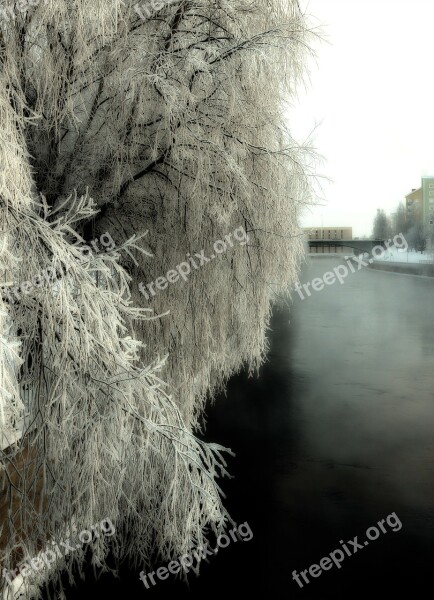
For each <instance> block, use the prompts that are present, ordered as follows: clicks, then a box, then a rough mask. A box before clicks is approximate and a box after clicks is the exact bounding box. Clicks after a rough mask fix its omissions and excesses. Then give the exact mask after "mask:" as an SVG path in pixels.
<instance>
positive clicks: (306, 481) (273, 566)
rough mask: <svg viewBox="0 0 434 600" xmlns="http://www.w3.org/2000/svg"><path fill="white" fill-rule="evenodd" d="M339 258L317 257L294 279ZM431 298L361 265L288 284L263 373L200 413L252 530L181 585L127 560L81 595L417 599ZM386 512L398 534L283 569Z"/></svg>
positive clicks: (431, 549) (432, 527) (433, 470)
mask: <svg viewBox="0 0 434 600" xmlns="http://www.w3.org/2000/svg"><path fill="white" fill-rule="evenodd" d="M337 264H338V259H334V258H328V259H322V258H321V259H313V260H312V261H311V263H310V264H309V265H307V266H306V267H305V268H304V271H303V273H302V275H301V277H300V280H301V282H302V283H304V282H307V281H311V280H312V279H313V278H314V277H317V276H322V275H323V274H324V272H326V271H327V270H330V269H332V268H334V267H335V266H336V265H337ZM433 300H434V280H428V279H419V278H414V277H406V276H397V275H393V274H388V273H381V272H373V271H371V270H369V269H364V270H361V271H359V272H357V273H355V274H353V275H349V276H348V277H347V279H346V280H345V283H344V285H340V284H339V283H336V284H334V285H332V286H330V287H326V288H325V289H324V290H323V291H321V292H313V293H312V296H311V297H310V298H306V299H305V300H303V301H302V300H301V299H300V298H299V297H298V296H297V294H296V293H294V294H293V300H292V307H291V311H289V309H288V307H280V308H278V309H276V310H275V314H274V317H273V323H272V332H271V350H270V354H269V360H268V362H267V364H266V365H264V367H263V368H262V369H261V374H260V377H259V379H254V378H250V379H249V378H248V377H247V375H246V374H240V375H239V376H236V377H234V378H233V379H232V380H231V381H230V383H229V386H228V392H227V394H226V395H225V396H222V397H221V398H219V399H217V401H216V403H215V405H214V406H212V407H210V409H209V411H208V415H209V418H208V429H207V436H208V437H209V439H212V440H216V441H218V442H220V443H222V444H223V445H226V446H229V447H231V448H232V449H233V450H234V451H235V452H236V454H237V456H236V458H234V459H230V461H229V469H230V471H231V473H232V474H233V475H234V476H235V478H234V479H232V480H229V481H228V480H227V481H224V482H223V488H224V490H225V492H226V493H227V496H228V497H227V499H226V505H227V506H228V508H229V509H230V512H231V514H232V515H233V517H234V519H235V520H236V521H237V522H238V523H241V522H244V521H246V520H247V521H248V523H249V524H250V526H251V528H252V530H253V532H254V538H253V540H252V541H250V542H249V543H248V544H245V545H244V544H242V543H238V544H233V545H231V546H230V547H228V548H227V549H225V550H222V551H221V552H220V554H219V556H217V557H215V558H211V559H210V564H209V565H205V567H204V569H203V572H202V576H201V577H200V578H199V579H193V580H192V581H191V584H190V588H189V589H187V588H185V587H184V586H183V585H182V584H180V583H177V584H173V583H172V582H171V581H164V582H160V583H159V584H158V586H157V587H156V588H154V589H150V590H144V588H143V586H142V584H141V583H140V581H139V580H138V575H137V573H135V572H132V573H128V568H126V572H125V573H124V574H123V577H122V579H121V581H120V582H117V583H116V582H113V580H112V579H105V580H104V581H103V583H101V584H99V586H98V587H97V588H94V586H93V585H88V586H87V587H86V588H85V590H84V589H83V588H81V589H80V590H79V591H78V592H77V593H76V595H77V597H80V598H83V596H84V592H86V597H87V596H89V597H90V596H92V594H94V593H105V591H104V590H105V589H110V590H111V591H112V592H113V593H124V594H125V593H128V597H130V598H135V597H137V598H139V597H140V598H141V597H142V595H143V594H144V593H146V594H147V595H151V596H153V597H154V598H160V597H166V596H167V594H169V593H170V594H176V595H177V597H178V598H179V597H181V598H203V597H206V596H210V597H217V596H218V597H224V596H225V595H227V594H231V595H233V594H240V595H242V597H248V596H249V595H251V594H253V593H255V594H259V593H260V594H266V597H270V598H277V599H280V598H307V599H314V600H324V599H328V598H330V599H331V598H333V599H341V598H342V599H344V598H345V599H346V598H348V597H353V598H362V597H363V598H364V597H367V596H368V595H369V597H370V596H373V595H374V596H375V595H380V594H384V595H385V596H386V597H393V596H395V595H397V594H398V593H402V592H408V593H409V595H410V597H411V598H419V597H423V595H422V593H421V589H422V588H423V586H426V585H427V584H429V583H430V574H431V571H432V569H433V567H434V510H433V506H434V398H433V390H434V368H433V366H434V335H433V333H434V302H433ZM392 512H396V514H397V515H398V517H399V519H400V520H401V522H402V524H403V527H402V529H401V531H399V532H397V533H392V532H389V533H387V534H384V535H382V536H381V537H380V539H378V540H377V541H375V542H372V543H371V544H370V546H369V548H366V549H365V548H364V549H363V550H361V551H359V552H358V553H357V555H356V556H352V557H349V558H347V559H346V560H345V561H344V563H343V565H342V568H341V569H340V570H338V569H336V568H335V569H332V570H330V571H327V572H323V574H322V575H321V576H320V577H319V578H318V579H315V580H312V581H311V583H310V584H309V585H305V587H304V588H303V589H300V588H299V587H298V586H297V585H296V583H295V582H294V581H293V580H292V578H291V573H292V571H293V570H294V569H296V570H297V571H298V572H300V571H301V570H304V569H308V568H309V566H310V565H311V564H313V563H318V562H319V560H320V559H321V558H322V557H324V556H326V555H327V554H329V553H330V552H332V551H333V550H334V549H336V548H338V547H339V540H341V539H342V540H352V539H353V538H354V536H356V535H358V536H359V539H360V538H363V537H364V532H365V530H366V529H367V528H368V527H370V526H371V525H375V524H376V523H377V521H379V520H380V519H383V518H385V517H386V516H387V515H389V514H390V513H392ZM311 579H312V578H311ZM74 594H75V593H73V592H71V594H69V595H68V598H73V597H74V598H75V595H74Z"/></svg>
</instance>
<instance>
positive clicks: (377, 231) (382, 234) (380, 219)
mask: <svg viewBox="0 0 434 600" xmlns="http://www.w3.org/2000/svg"><path fill="white" fill-rule="evenodd" d="M391 229H392V228H391V224H390V219H389V217H388V216H387V215H386V213H385V212H384V210H383V209H381V208H379V209H378V210H377V214H376V216H375V219H374V228H373V233H372V235H373V236H374V239H376V240H386V239H388V238H389V237H390V234H391Z"/></svg>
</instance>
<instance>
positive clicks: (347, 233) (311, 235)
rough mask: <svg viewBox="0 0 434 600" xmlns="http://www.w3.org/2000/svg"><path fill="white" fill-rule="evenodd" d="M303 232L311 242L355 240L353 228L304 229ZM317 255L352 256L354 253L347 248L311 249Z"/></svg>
mask: <svg viewBox="0 0 434 600" xmlns="http://www.w3.org/2000/svg"><path fill="white" fill-rule="evenodd" d="M303 231H304V233H305V235H306V239H307V240H308V241H309V240H310V241H315V240H327V241H330V242H331V241H333V240H339V241H340V240H348V241H349V240H352V239H353V228H352V227H304V228H303ZM310 251H311V252H312V253H315V254H350V253H352V249H351V248H347V247H346V246H333V245H332V244H331V245H330V246H322V247H320V248H311V250H310Z"/></svg>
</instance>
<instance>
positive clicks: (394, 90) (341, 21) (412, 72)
mask: <svg viewBox="0 0 434 600" xmlns="http://www.w3.org/2000/svg"><path fill="white" fill-rule="evenodd" d="M300 5H301V6H302V9H303V10H304V11H305V12H307V14H309V15H311V16H312V18H311V23H313V24H314V25H318V24H321V25H322V26H323V29H324V31H325V33H326V35H327V38H328V41H327V42H322V43H320V44H318V45H317V47H316V49H317V59H316V62H315V63H312V64H311V75H310V80H311V81H310V85H309V88H308V90H307V91H306V92H302V93H300V97H299V104H298V105H296V107H295V109H294V110H293V111H291V116H290V125H291V128H292V131H293V133H294V134H295V137H296V138H297V139H298V140H301V139H303V138H304V136H306V135H307V134H308V133H310V132H311V131H312V130H313V128H314V127H315V125H318V128H317V130H316V132H315V134H314V146H315V148H316V150H317V151H318V152H319V154H321V155H322V156H323V157H324V159H325V162H324V163H323V164H322V165H321V166H320V173H322V174H324V175H326V176H327V177H329V178H330V179H332V180H333V181H332V182H331V183H330V184H329V183H326V182H324V183H323V186H324V187H323V198H324V202H323V203H324V206H316V207H314V208H312V209H310V210H309V211H308V212H307V213H306V214H305V215H304V217H303V219H302V224H303V225H304V226H319V225H321V222H323V224H324V226H333V225H337V226H352V227H353V235H355V236H360V235H364V234H366V235H370V234H371V231H372V222H373V218H374V215H375V213H376V209H377V208H384V209H385V210H386V211H387V212H391V211H393V210H394V209H395V208H396V206H397V204H398V203H399V201H400V200H403V199H404V195H405V194H407V193H408V192H410V191H411V189H412V188H416V187H419V186H420V178H421V176H422V175H434V60H433V59H434V0H300Z"/></svg>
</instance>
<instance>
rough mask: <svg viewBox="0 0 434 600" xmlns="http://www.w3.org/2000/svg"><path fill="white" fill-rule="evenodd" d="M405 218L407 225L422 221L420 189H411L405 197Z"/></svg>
mask: <svg viewBox="0 0 434 600" xmlns="http://www.w3.org/2000/svg"><path fill="white" fill-rule="evenodd" d="M405 209H406V218H407V221H408V222H409V223H416V222H419V221H421V220H422V212H423V192H422V188H421V187H420V188H417V189H416V188H413V189H412V190H411V192H410V193H409V194H407V195H406V197H405Z"/></svg>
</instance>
